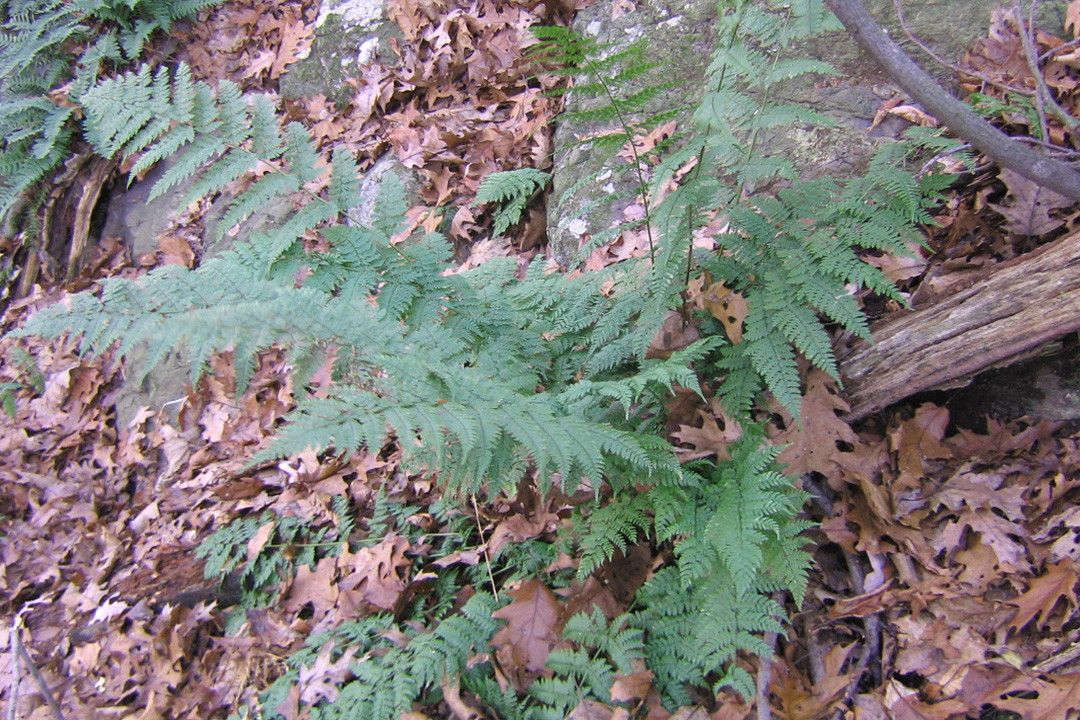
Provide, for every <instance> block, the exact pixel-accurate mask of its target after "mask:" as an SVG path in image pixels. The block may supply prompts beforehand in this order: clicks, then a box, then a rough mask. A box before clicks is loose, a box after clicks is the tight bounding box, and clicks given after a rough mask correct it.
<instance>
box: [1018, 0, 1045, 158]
mask: <svg viewBox="0 0 1080 720" xmlns="http://www.w3.org/2000/svg"><path fill="white" fill-rule="evenodd" d="M1031 9H1032V10H1034V9H1035V4H1034V3H1032V5H1031ZM1013 13H1014V14H1015V15H1016V25H1017V28H1016V33H1017V35H1019V36H1020V44H1021V45H1023V46H1024V59H1025V60H1027V66H1028V72H1030V73H1031V77H1032V79H1033V80H1034V81H1035V112H1036V113H1037V114H1038V116H1039V137H1041V138H1042V139H1043V140H1049V139H1050V123H1048V122H1047V120H1046V101H1047V99H1049V100H1050V103H1051V104H1052V103H1053V102H1054V100H1053V98H1051V97H1049V96H1050V88H1048V87H1046V82H1045V81H1044V80H1043V76H1042V69H1040V68H1039V61H1038V60H1036V59H1035V45H1034V44H1033V43H1032V42H1031V35H1029V33H1030V31H1031V30H1032V29H1033V27H1034V26H1033V25H1032V24H1031V18H1030V17H1029V18H1028V22H1027V25H1026V26H1025V24H1024V11H1023V8H1021V7H1020V0H1013Z"/></svg>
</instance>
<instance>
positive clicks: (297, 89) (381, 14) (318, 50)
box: [280, 0, 402, 103]
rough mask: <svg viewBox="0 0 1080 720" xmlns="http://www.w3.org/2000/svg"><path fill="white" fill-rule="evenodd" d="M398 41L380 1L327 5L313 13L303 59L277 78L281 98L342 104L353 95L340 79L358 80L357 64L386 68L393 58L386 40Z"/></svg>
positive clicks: (342, 0)
mask: <svg viewBox="0 0 1080 720" xmlns="http://www.w3.org/2000/svg"><path fill="white" fill-rule="evenodd" d="M401 37H402V34H401V29H400V28H399V27H398V26H397V23H394V22H391V21H390V19H389V16H388V15H387V11H386V2H385V0H327V2H324V3H323V4H322V7H321V8H320V10H319V18H318V20H316V30H315V40H314V41H313V42H312V45H311V49H310V51H309V52H308V55H307V57H305V58H303V59H302V60H300V61H299V62H297V63H294V64H293V65H292V66H290V67H289V69H288V71H287V72H286V73H285V74H284V75H283V76H282V78H281V84H280V90H281V96H282V97H284V98H301V97H314V96H316V95H325V96H326V97H327V98H329V99H330V100H333V101H334V102H339V103H344V102H347V101H348V100H349V99H350V98H351V97H352V94H353V90H352V88H350V87H349V86H348V85H347V84H346V80H348V79H349V78H350V77H357V76H359V74H360V71H359V69H360V66H362V65H369V64H371V63H373V62H381V63H384V64H391V63H392V62H393V61H394V60H395V59H396V56H395V55H394V53H393V51H392V50H391V48H390V43H389V40H390V39H391V38H401Z"/></svg>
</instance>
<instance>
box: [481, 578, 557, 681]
mask: <svg viewBox="0 0 1080 720" xmlns="http://www.w3.org/2000/svg"><path fill="white" fill-rule="evenodd" d="M507 594H508V595H509V596H510V597H511V598H513V601H512V602H511V603H510V604H509V605H507V606H506V607H503V608H500V609H499V610H496V611H495V612H494V613H493V616H494V617H496V618H499V619H500V620H506V621H507V625H506V627H504V628H502V629H501V630H499V632H497V633H495V636H494V637H493V638H492V639H491V646H492V647H493V648H495V655H496V657H497V658H498V660H499V663H500V665H501V666H502V669H503V672H505V673H506V674H507V675H508V676H509V677H511V678H512V679H513V680H514V684H515V685H516V686H517V688H518V689H519V690H526V689H527V688H528V686H529V685H530V684H531V683H532V681H533V679H534V678H536V677H537V675H538V674H539V673H540V672H541V671H543V669H544V664H545V663H546V662H547V659H548V655H549V654H550V653H551V651H552V650H553V649H554V648H555V647H556V646H557V645H558V644H559V643H560V641H561V637H560V633H561V621H560V618H561V611H560V607H559V601H558V600H557V599H556V597H555V594H554V593H552V592H551V590H550V589H548V588H547V586H545V585H544V584H543V583H541V582H540V581H539V580H536V579H531V580H526V581H525V582H524V583H523V584H522V585H521V587H519V588H518V589H517V590H512V591H510V592H509V593H507Z"/></svg>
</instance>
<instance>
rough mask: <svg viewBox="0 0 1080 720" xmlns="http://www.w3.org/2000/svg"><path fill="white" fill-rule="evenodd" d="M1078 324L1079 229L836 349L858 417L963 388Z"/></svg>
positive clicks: (853, 413) (849, 417)
mask: <svg viewBox="0 0 1080 720" xmlns="http://www.w3.org/2000/svg"><path fill="white" fill-rule="evenodd" d="M1077 330H1080V231H1078V232H1074V233H1071V234H1070V235H1067V236H1065V237H1063V238H1060V239H1059V240H1056V241H1054V242H1052V243H1049V244H1047V245H1045V246H1043V247H1041V248H1039V249H1037V250H1035V251H1033V252H1030V253H1027V254H1026V255H1023V256H1021V257H1018V258H1015V259H1013V260H1010V261H1008V262H1005V263H1002V264H1000V265H997V266H995V267H993V268H991V269H989V270H987V271H986V272H985V273H984V274H982V275H981V276H980V277H979V278H977V279H974V280H973V281H972V282H970V283H966V284H965V286H964V287H963V288H960V289H957V290H956V291H955V292H954V293H953V294H951V295H949V296H947V297H945V298H944V299H941V300H939V301H937V302H935V303H934V304H933V305H930V306H929V307H926V308H921V309H918V308H917V309H915V310H912V311H906V312H903V313H898V314H896V315H893V316H890V317H888V318H885V319H884V320H882V321H880V322H878V323H876V324H875V325H874V326H873V327H872V328H871V331H872V334H873V338H874V343H873V344H870V343H867V342H865V341H861V340H860V341H858V342H856V343H854V344H853V345H852V346H851V347H849V348H844V349H841V350H840V352H839V353H838V358H839V361H840V374H841V377H842V379H843V381H844V389H845V392H846V395H847V397H848V399H849V400H850V402H851V412H850V413H848V415H847V416H846V417H845V419H846V420H850V421H854V420H859V419H861V418H864V417H866V416H867V415H870V414H872V413H875V412H877V411H878V410H882V409H884V408H886V407H888V406H889V405H892V404H893V403H895V402H898V401H900V400H903V399H904V398H906V397H910V396H911V395H914V394H916V393H919V392H924V391H927V390H942V389H947V388H953V387H960V386H963V385H965V384H967V383H968V382H970V380H971V379H972V378H973V377H974V376H975V375H976V374H978V373H980V372H982V371H984V370H988V369H990V368H993V367H1003V366H1005V365H1008V364H1010V363H1011V362H1015V361H1017V360H1019V359H1022V358H1024V357H1027V356H1028V355H1029V354H1030V353H1031V352H1032V351H1033V350H1034V349H1036V348H1038V347H1039V346H1040V345H1042V344H1043V343H1046V342H1048V341H1050V340H1053V339H1055V338H1058V337H1061V336H1063V335H1067V334H1068V333H1070V332H1075V331H1077Z"/></svg>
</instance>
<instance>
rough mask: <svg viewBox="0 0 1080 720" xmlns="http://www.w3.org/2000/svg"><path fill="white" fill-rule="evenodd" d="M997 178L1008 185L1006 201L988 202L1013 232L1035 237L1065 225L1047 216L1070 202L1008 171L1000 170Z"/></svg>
mask: <svg viewBox="0 0 1080 720" xmlns="http://www.w3.org/2000/svg"><path fill="white" fill-rule="evenodd" d="M1001 180H1002V182H1004V183H1005V185H1006V187H1008V188H1009V198H1011V200H1012V201H1011V202H1010V203H1009V204H1007V205H1006V204H1001V205H995V204H994V203H988V205H989V206H990V207H991V208H993V209H994V210H996V211H997V212H998V213H1000V214H1001V215H1002V216H1004V217H1005V220H1006V222H1005V229H1006V230H1008V231H1009V232H1011V233H1015V234H1017V235H1026V236H1029V237H1038V236H1040V235H1045V234H1047V233H1049V232H1053V231H1054V230H1056V229H1058V228H1059V227H1061V226H1062V225H1064V224H1065V221H1064V220H1061V219H1059V218H1054V217H1050V213H1051V212H1053V211H1054V210H1060V209H1062V208H1067V207H1071V206H1072V205H1073V201H1072V200H1069V199H1068V198H1066V197H1064V196H1062V195H1058V194H1057V193H1055V192H1054V191H1052V190H1048V189H1046V188H1044V187H1042V186H1040V185H1037V184H1036V183H1034V182H1032V181H1031V180H1028V179H1027V178H1025V177H1023V176H1022V175H1020V174H1018V173H1016V172H1014V171H1012V170H1008V169H1005V170H1002V171H1001Z"/></svg>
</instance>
